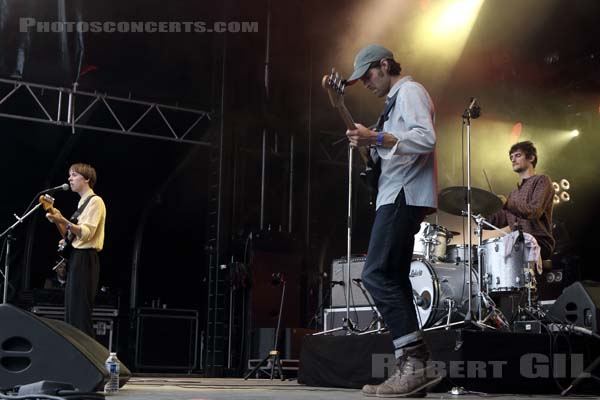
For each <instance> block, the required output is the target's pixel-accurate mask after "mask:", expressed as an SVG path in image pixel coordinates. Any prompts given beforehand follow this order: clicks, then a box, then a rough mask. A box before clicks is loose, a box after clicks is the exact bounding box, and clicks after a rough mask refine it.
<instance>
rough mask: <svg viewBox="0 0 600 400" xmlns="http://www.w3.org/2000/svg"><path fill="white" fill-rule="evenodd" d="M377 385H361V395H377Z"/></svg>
mask: <svg viewBox="0 0 600 400" xmlns="http://www.w3.org/2000/svg"><path fill="white" fill-rule="evenodd" d="M378 387H379V385H365V386H363V387H362V394H363V396H367V397H376V396H377V388H378Z"/></svg>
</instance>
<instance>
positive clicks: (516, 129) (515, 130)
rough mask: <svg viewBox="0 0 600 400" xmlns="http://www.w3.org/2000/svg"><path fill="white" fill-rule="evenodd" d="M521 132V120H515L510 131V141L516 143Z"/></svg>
mask: <svg viewBox="0 0 600 400" xmlns="http://www.w3.org/2000/svg"><path fill="white" fill-rule="evenodd" d="M521 132H523V124H522V123H521V122H517V123H516V124H514V125H513V127H512V129H511V131H510V142H511V143H517V142H518V141H519V138H520V137H521Z"/></svg>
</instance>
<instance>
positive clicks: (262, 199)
mask: <svg viewBox="0 0 600 400" xmlns="http://www.w3.org/2000/svg"><path fill="white" fill-rule="evenodd" d="M266 164H267V130H266V129H263V137H262V166H261V173H260V230H261V231H262V230H263V229H264V227H265V169H266Z"/></svg>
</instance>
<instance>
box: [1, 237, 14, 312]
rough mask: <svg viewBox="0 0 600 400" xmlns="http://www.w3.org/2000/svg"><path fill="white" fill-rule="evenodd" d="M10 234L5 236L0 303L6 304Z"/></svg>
mask: <svg viewBox="0 0 600 400" xmlns="http://www.w3.org/2000/svg"><path fill="white" fill-rule="evenodd" d="M11 239H12V238H11V237H10V234H9V235H8V236H7V237H6V258H5V259H4V294H3V295H2V304H6V302H7V299H8V272H9V268H10V267H9V258H10V241H11Z"/></svg>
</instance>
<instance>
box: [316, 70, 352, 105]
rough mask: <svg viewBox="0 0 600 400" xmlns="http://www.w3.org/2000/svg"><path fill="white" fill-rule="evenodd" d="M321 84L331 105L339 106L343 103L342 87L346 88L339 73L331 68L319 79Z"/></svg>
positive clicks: (344, 81)
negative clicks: (327, 73) (329, 72)
mask: <svg viewBox="0 0 600 400" xmlns="http://www.w3.org/2000/svg"><path fill="white" fill-rule="evenodd" d="M321 85H322V86H323V88H324V89H325V90H327V94H328V95H329V101H330V102H331V105H332V106H333V107H336V108H337V107H340V106H342V105H343V104H344V89H345V88H346V80H345V79H342V77H341V76H340V74H338V73H337V72H336V71H335V68H332V69H331V74H330V75H325V76H324V77H323V80H322V81H321Z"/></svg>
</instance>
